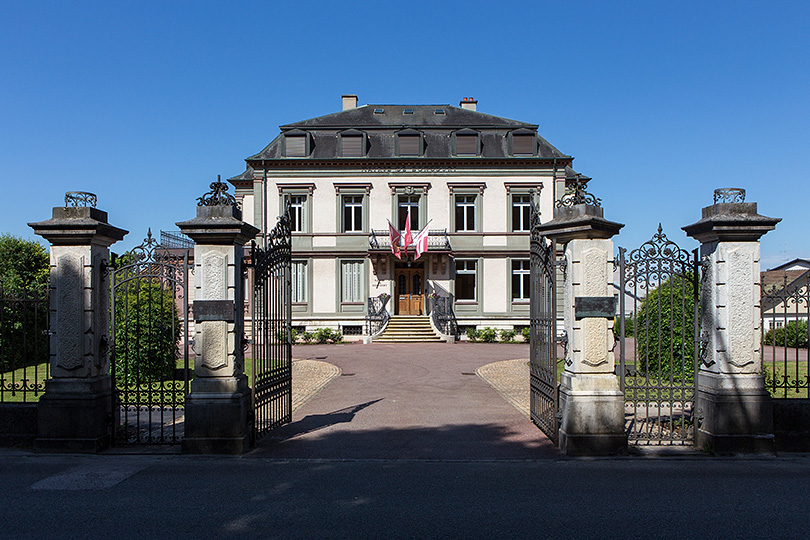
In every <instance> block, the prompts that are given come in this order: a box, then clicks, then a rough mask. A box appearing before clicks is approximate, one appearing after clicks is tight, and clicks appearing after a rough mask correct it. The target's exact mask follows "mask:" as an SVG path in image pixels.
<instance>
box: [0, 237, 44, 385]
mask: <svg viewBox="0 0 810 540" xmlns="http://www.w3.org/2000/svg"><path fill="white" fill-rule="evenodd" d="M48 265H49V262H48V252H47V250H46V249H45V248H44V247H43V246H42V245H41V244H40V243H38V242H35V241H32V240H25V239H22V238H18V237H15V236H11V235H9V234H3V235H2V236H0V372H6V371H10V370H13V369H19V368H22V367H25V366H30V365H36V364H40V363H43V362H47V361H48V335H47V333H46V331H47V329H48Z"/></svg>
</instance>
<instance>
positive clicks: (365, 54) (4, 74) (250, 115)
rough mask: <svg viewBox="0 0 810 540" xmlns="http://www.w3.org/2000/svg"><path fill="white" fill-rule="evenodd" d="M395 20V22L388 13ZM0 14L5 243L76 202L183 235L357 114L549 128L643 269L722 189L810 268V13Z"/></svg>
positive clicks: (332, 10)
mask: <svg viewBox="0 0 810 540" xmlns="http://www.w3.org/2000/svg"><path fill="white" fill-rule="evenodd" d="M389 4H390V5H389ZM393 4H394V3H393V2H392V3H387V2H379V1H375V2H352V1H344V2H335V1H330V2H312V1H305V0H299V1H296V2H285V3H282V2H278V3H276V2H267V1H264V2H227V3H226V2H171V1H165V0H164V1H161V2H148V1H139V2H117V1H110V0H106V1H99V2H81V1H71V2H40V1H36V0H27V1H25V2H16V1H10V0H0V77H1V78H0V110H1V111H2V116H1V117H0V118H1V121H0V178H1V179H2V182H3V194H4V199H3V202H4V205H3V206H4V208H3V212H2V218H1V219H2V221H0V231H1V232H10V233H12V234H15V235H21V236H25V237H29V238H34V236H33V234H32V232H31V230H30V228H28V227H27V225H26V223H27V222H29V221H39V220H43V219H47V218H48V217H49V216H50V208H51V207H52V206H56V205H60V204H62V201H63V196H64V192H65V191H69V190H81V191H91V192H94V193H96V194H97V195H98V197H99V207H100V208H102V209H104V210H106V211H108V212H109V214H110V221H111V222H112V223H113V224H114V225H116V226H119V227H122V228H125V229H127V230H129V231H131V232H130V234H129V236H128V237H127V238H126V239H125V241H124V242H123V243H122V244H118V245H117V246H115V247H114V248H113V249H115V250H116V251H122V250H123V249H126V248H129V247H132V246H134V245H136V244H138V243H139V242H140V240H141V239H142V238H143V237H144V235H145V233H146V229H147V227H152V230H153V231H158V230H160V229H175V228H176V227H175V226H174V222H176V221H182V220H185V219H188V218H190V217H192V216H193V215H194V211H195V210H194V208H195V198H196V197H198V196H200V195H201V194H202V193H203V192H205V191H206V190H207V186H208V184H209V183H210V182H211V181H212V180H213V179H215V178H216V175H217V174H221V175H222V176H223V177H224V178H227V177H230V176H233V175H235V174H238V173H240V172H242V171H243V170H244V161H243V160H244V158H245V157H247V156H249V155H251V154H253V153H255V152H257V151H259V150H260V149H261V148H263V147H264V146H265V145H266V144H267V143H268V142H269V141H270V140H272V139H273V138H274V137H275V136H276V135H277V133H278V126H279V125H281V124H286V123H289V122H294V121H297V120H302V119H305V118H310V117H313V116H318V115H322V114H328V113H331V112H335V111H337V110H339V108H340V95H341V94H342V93H356V94H358V95H359V98H360V103H361V104H365V103H411V104H420V103H449V104H454V105H457V104H458V101H459V100H460V99H461V98H462V97H465V96H473V97H475V98H476V99H478V100H479V104H478V110H479V111H482V112H486V113H491V114H496V115H499V116H505V117H508V118H514V119H518V120H522V121H527V122H532V123H536V124H538V125H539V126H540V129H539V131H540V133H541V134H542V135H543V136H544V137H545V138H546V139H548V140H549V141H550V142H551V143H552V144H554V145H555V146H557V147H558V148H559V149H560V150H562V151H563V152H565V153H567V154H570V155H573V156H574V157H575V158H576V159H575V162H574V165H575V168H576V169H577V170H578V171H580V172H583V173H585V174H587V175H589V176H592V177H593V178H594V180H593V181H592V183H591V186H590V187H591V191H592V192H593V193H594V194H595V195H597V196H598V197H601V198H602V200H603V206H604V208H605V216H606V217H607V218H609V219H612V220H614V221H619V222H622V223H625V224H626V226H625V228H624V230H623V231H622V233H621V234H620V236H619V237H617V238H616V243H617V244H619V245H623V246H625V247H628V248H634V247H637V246H638V245H639V244H641V243H642V242H643V241H645V240H647V239H648V238H650V236H651V235H652V234H653V232H654V231H655V229H656V227H657V225H658V222H659V221H660V222H662V224H663V227H664V231H665V232H666V233H668V235H669V237H670V238H671V239H673V240H675V241H676V242H678V243H679V244H681V245H682V246H683V247H689V248H691V247H694V246H695V245H696V244H695V242H694V241H693V240H691V239H687V238H686V237H685V235H684V233H683V232H682V231H681V229H680V228H681V227H682V226H684V225H687V224H690V223H693V222H694V221H697V220H698V219H699V217H700V208H701V207H703V206H706V205H708V204H711V200H712V191H713V189H714V188H716V187H742V188H745V189H746V190H747V192H748V200H749V201H755V202H757V203H759V211H760V213H762V214H765V215H768V216H775V217H781V218H783V221H782V223H780V224H779V225H778V226H777V229H776V231H775V232H772V233H769V234H768V235H766V236H765V237H764V239H763V245H762V253H763V261H762V262H763V268H766V267H771V266H774V265H776V264H778V263H779V262H781V261H783V260H786V259H792V258H795V257H810V247H808V232H810V204H808V203H809V202H810V197H808V195H810V187H808V171H810V37H808V32H810V4H808V3H807V2H799V1H797V2H781V1H770V2H746V1H708V2H707V1H705V0H704V1H700V2H691V1H678V2H671V1H670V2H662V1H638V2H620V1H611V2H604V1H591V2H574V1H571V2H567V1H566V2H559V1H556V2H548V1H539V0H535V1H531V2H483V1H464V2H440V1H435V0H434V1H430V2H426V1H419V0H415V1H411V2H407V3H405V4H400V5H404V6H407V7H405V8H401V7H393Z"/></svg>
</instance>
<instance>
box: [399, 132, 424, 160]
mask: <svg viewBox="0 0 810 540" xmlns="http://www.w3.org/2000/svg"><path fill="white" fill-rule="evenodd" d="M419 143H420V137H419V135H400V136H399V155H400V156H418V155H420V153H421V152H420V151H419Z"/></svg>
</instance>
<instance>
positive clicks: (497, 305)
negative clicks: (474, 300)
mask: <svg viewBox="0 0 810 540" xmlns="http://www.w3.org/2000/svg"><path fill="white" fill-rule="evenodd" d="M507 262H508V261H507V260H506V259H505V258H497V259H484V261H483V263H484V268H483V272H480V273H479V277H480V279H481V281H482V283H481V284H480V286H479V289H483V303H484V312H485V313H502V312H505V311H506V310H507V307H508V302H509V290H508V288H507V280H508V279H509V276H508V274H507Z"/></svg>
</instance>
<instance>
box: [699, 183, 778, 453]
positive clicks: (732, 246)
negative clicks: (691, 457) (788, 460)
mask: <svg viewBox="0 0 810 540" xmlns="http://www.w3.org/2000/svg"><path fill="white" fill-rule="evenodd" d="M714 200H715V203H714V204H713V205H712V206H707V207H705V208H703V211H702V218H701V220H700V221H698V222H696V223H694V224H692V225H688V226H686V227H683V230H684V231H686V234H687V235H689V236H691V237H693V238H695V239H697V240H698V241H699V242H700V256H701V260H702V263H703V274H702V283H701V292H700V317H701V321H700V323H701V324H700V326H701V329H700V354H699V359H698V361H699V362H700V371H699V372H698V384H697V398H696V410H697V412H696V418H697V430H696V433H695V444H696V445H697V446H698V447H700V448H703V449H707V450H709V451H713V452H772V451H773V450H774V445H773V409H772V404H771V398H770V395H769V394H768V392H767V390H766V389H765V381H764V377H763V375H762V374H761V369H762V358H761V343H760V341H761V334H760V325H761V317H760V266H759V249H760V246H759V239H760V238H761V237H762V236H763V235H764V234H765V233H767V232H768V231H771V230H773V229H774V228H775V227H776V224H777V223H779V221H781V219H779V218H769V217H765V216H761V215H759V214H758V213H757V203H747V202H744V200H745V190H742V189H721V190H715V196H714Z"/></svg>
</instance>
